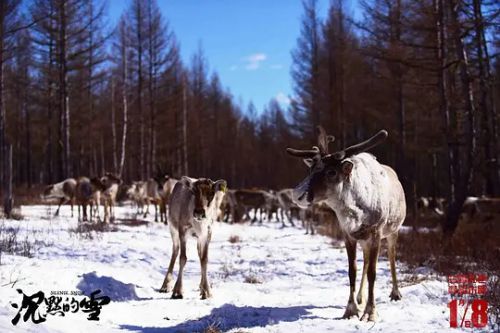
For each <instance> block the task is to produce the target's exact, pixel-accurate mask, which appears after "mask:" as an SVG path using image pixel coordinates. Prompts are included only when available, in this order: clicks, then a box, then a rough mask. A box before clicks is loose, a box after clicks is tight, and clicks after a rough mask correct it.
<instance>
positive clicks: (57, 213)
mask: <svg viewBox="0 0 500 333" xmlns="http://www.w3.org/2000/svg"><path fill="white" fill-rule="evenodd" d="M64 201H66V199H65V198H61V200H60V201H59V206H57V210H56V213H55V214H54V216H59V209H61V206H62V204H63V203H64Z"/></svg>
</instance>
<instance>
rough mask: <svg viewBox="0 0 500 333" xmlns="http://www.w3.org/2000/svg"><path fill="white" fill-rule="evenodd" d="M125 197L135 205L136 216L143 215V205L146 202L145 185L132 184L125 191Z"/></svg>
mask: <svg viewBox="0 0 500 333" xmlns="http://www.w3.org/2000/svg"><path fill="white" fill-rule="evenodd" d="M127 197H128V198H129V199H131V200H132V201H133V202H134V203H135V204H136V208H137V211H136V214H137V215H139V214H144V203H145V202H146V183H145V182H142V181H136V182H133V183H132V185H131V186H130V187H129V188H128V190H127Z"/></svg>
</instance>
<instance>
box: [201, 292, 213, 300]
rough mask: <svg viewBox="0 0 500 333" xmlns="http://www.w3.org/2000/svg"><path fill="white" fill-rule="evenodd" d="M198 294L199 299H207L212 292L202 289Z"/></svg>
mask: <svg viewBox="0 0 500 333" xmlns="http://www.w3.org/2000/svg"><path fill="white" fill-rule="evenodd" d="M200 294H201V299H207V298H210V297H212V293H211V292H210V291H207V290H202V291H201V293H200Z"/></svg>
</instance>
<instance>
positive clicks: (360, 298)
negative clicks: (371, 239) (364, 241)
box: [356, 248, 369, 305]
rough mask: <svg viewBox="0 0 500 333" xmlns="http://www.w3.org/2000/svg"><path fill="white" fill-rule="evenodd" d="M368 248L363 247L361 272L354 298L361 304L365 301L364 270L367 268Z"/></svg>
mask: <svg viewBox="0 0 500 333" xmlns="http://www.w3.org/2000/svg"><path fill="white" fill-rule="evenodd" d="M368 256H369V253H368V249H367V248H363V273H362V275H361V283H360V284H359V291H358V297H357V298H356V300H357V301H358V304H360V305H361V304H363V303H364V301H366V293H365V284H366V272H367V269H368V261H369V259H368Z"/></svg>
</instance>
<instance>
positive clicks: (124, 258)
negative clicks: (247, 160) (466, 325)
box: [0, 206, 478, 333]
mask: <svg viewBox="0 0 500 333" xmlns="http://www.w3.org/2000/svg"><path fill="white" fill-rule="evenodd" d="M116 211H117V221H116V224H113V226H112V227H111V228H109V229H110V231H106V232H95V231H91V232H81V233H78V232H75V229H76V228H77V226H78V223H77V221H76V218H71V217H70V209H69V207H62V208H61V214H60V216H59V217H57V218H54V217H52V215H53V213H54V212H55V207H54V206H52V207H50V206H23V207H22V215H23V216H24V219H23V220H20V221H3V222H1V221H0V223H3V224H4V227H6V228H9V227H12V228H19V235H18V239H22V240H24V239H25V238H27V239H29V240H31V241H33V240H37V244H36V245H35V250H36V252H35V253H34V256H33V258H27V257H23V256H19V255H7V254H5V253H3V254H2V258H1V260H2V265H1V266H0V332H91V331H98V332H116V331H127V332H198V331H204V330H205V329H206V328H207V327H209V326H212V327H217V328H218V329H219V330H220V331H223V332H227V331H229V332H287V333H292V332H329V331H331V332H368V331H369V332H416V331H420V332H443V331H445V332H446V331H450V332H457V331H460V329H450V328H449V322H448V320H449V310H448V307H447V303H448V302H449V301H450V296H449V294H448V293H447V284H446V280H445V278H443V277H440V278H439V277H436V275H433V276H432V277H431V278H427V279H424V281H423V282H419V283H418V284H413V285H406V284H405V285H403V286H402V287H401V288H400V290H401V293H402V295H403V300H402V301H399V302H391V301H389V294H390V291H391V284H390V272H389V265H388V262H387V260H386V259H385V258H380V259H379V265H378V267H377V281H376V289H375V296H376V302H377V309H378V314H379V318H380V319H379V321H378V322H376V323H366V322H361V321H359V320H358V319H356V318H354V319H350V320H344V319H339V318H340V317H341V316H342V314H343V313H344V309H345V305H346V304H347V298H348V292H349V287H348V276H347V255H346V253H345V250H344V248H343V247H341V246H332V241H331V239H329V238H327V237H324V236H319V235H315V236H309V235H305V234H304V230H302V229H299V228H291V227H289V228H284V229H281V228H280V225H281V224H280V223H264V225H252V226H250V225H248V224H243V225H240V224H239V225H229V224H225V223H216V225H215V226H214V231H213V237H212V242H211V244H210V249H209V266H208V274H209V280H210V283H211V284H212V293H213V297H212V298H211V299H208V300H200V298H199V292H198V290H197V288H198V285H199V281H200V278H201V275H200V264H199V261H198V255H197V251H196V242H195V241H194V240H193V239H190V240H189V241H188V251H187V252H188V253H187V255H188V262H187V265H186V268H185V273H184V299H182V300H172V299H170V294H162V293H159V292H158V291H157V290H158V289H159V288H160V286H161V284H162V282H163V278H164V275H165V272H166V270H167V265H168V262H169V260H170V253H171V242H170V233H169V230H168V226H166V225H164V224H162V223H155V222H152V221H151V219H150V218H148V219H147V220H148V222H149V223H137V224H135V225H134V224H133V223H130V221H133V219H135V214H134V212H135V209H132V208H130V207H128V206H124V207H118V208H117V210H116ZM75 213H76V210H75ZM124 221H126V222H128V223H124ZM231 236H239V238H240V241H239V242H236V243H231V242H229V238H230V237H231ZM359 257H362V256H361V251H360V250H359V249H358V258H359ZM399 266H401V264H399ZM361 267H362V263H361V259H358V281H359V277H360V274H361V272H360V270H361ZM177 268H178V263H177V264H176V268H175V270H174V273H176V272H177ZM419 273H422V274H423V275H422V276H424V277H425V276H427V275H428V273H429V272H428V271H426V270H423V271H422V272H419ZM398 276H399V278H400V279H402V278H403V277H404V274H402V273H399V275H398ZM252 280H253V281H254V282H260V283H246V282H245V281H252ZM419 280H420V279H418V281H419ZM15 281H17V282H15ZM17 288H21V289H22V290H23V292H24V293H25V294H26V295H31V294H33V293H35V292H38V291H40V290H41V291H43V292H44V293H45V295H46V296H49V295H50V292H51V291H78V290H80V291H83V292H84V293H85V294H89V293H90V292H92V291H94V290H96V289H101V290H102V291H103V292H102V293H101V294H104V295H107V296H109V297H110V298H111V300H112V301H111V303H110V304H108V305H104V306H103V308H102V310H101V314H100V316H99V318H100V320H99V321H89V320H87V315H86V314H84V313H82V312H78V313H68V314H67V315H66V316H65V317H59V316H51V315H49V316H47V320H46V321H45V322H43V323H41V324H38V325H36V324H33V323H32V322H31V321H28V322H24V321H23V320H22V318H21V320H20V321H19V323H18V324H17V326H13V325H12V324H11V320H12V318H14V316H15V315H16V313H17V310H16V309H14V308H13V307H12V306H11V303H20V300H21V298H20V294H18V293H17V291H16V289H17ZM464 331H465V329H464ZM468 331H470V329H468ZM474 331H475V332H477V331H478V330H477V329H474Z"/></svg>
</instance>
